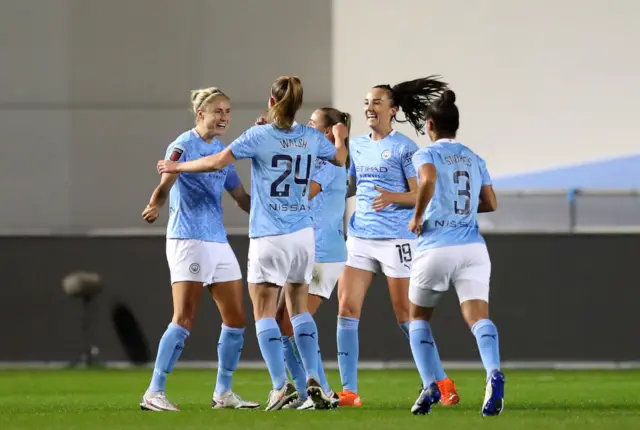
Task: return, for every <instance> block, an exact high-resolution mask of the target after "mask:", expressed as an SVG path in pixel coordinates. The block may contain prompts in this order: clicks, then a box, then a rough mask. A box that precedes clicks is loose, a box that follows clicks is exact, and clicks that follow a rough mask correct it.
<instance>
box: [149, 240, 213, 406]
mask: <svg viewBox="0 0 640 430" xmlns="http://www.w3.org/2000/svg"><path fill="white" fill-rule="evenodd" d="M166 251H167V261H168V263H169V269H170V272H171V283H172V287H171V290H172V295H173V317H172V319H171V323H170V324H169V326H168V327H167V330H165V332H164V334H163V335H162V338H161V339H160V343H159V345H158V353H157V355H156V361H155V364H154V368H153V376H152V378H151V383H150V384H149V387H148V388H147V391H146V392H145V394H144V396H143V397H142V401H141V402H140V407H141V408H142V409H143V410H151V411H177V410H178V408H177V407H175V405H173V404H171V403H170V402H169V401H168V400H167V398H166V397H165V394H164V392H165V385H166V381H167V376H168V375H169V373H171V371H172V370H173V366H174V365H175V364H176V362H177V361H178V359H179V358H180V354H181V353H182V349H183V348H184V344H185V341H186V339H187V337H188V336H189V333H190V331H191V329H192V327H193V322H194V320H195V316H196V312H197V310H198V306H199V304H200V298H201V297H202V285H203V283H204V281H205V279H206V277H207V276H209V274H210V271H209V268H208V266H207V265H206V262H207V256H206V251H205V250H204V248H203V247H202V242H201V241H197V240H174V239H169V240H167V246H166ZM202 264H205V265H204V266H202Z"/></svg>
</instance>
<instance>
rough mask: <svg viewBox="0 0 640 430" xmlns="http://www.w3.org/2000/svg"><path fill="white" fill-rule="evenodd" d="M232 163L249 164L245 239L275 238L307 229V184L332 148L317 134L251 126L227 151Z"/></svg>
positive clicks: (301, 127)
mask: <svg viewBox="0 0 640 430" xmlns="http://www.w3.org/2000/svg"><path fill="white" fill-rule="evenodd" d="M229 149H230V150H231V152H232V153H233V156H234V157H235V158H236V159H237V160H241V159H243V158H250V159H251V214H250V215H249V237H251V238H257V237H263V236H277V235H281V234H289V233H294V232H296V231H299V230H302V229H304V228H307V227H313V217H312V213H311V205H310V202H309V180H310V178H311V174H312V173H313V170H314V168H315V163H316V159H317V158H321V159H324V160H331V159H333V158H334V157H335V155H336V147H335V146H333V144H332V143H331V142H330V141H329V140H328V139H327V138H326V137H325V136H324V135H323V134H322V133H321V132H319V131H318V130H316V129H313V128H311V127H307V126H306V125H302V124H294V126H293V127H292V128H291V130H279V129H278V128H276V127H275V126H274V125H272V124H266V125H256V126H254V127H251V128H250V129H249V130H247V131H245V132H244V133H243V134H242V136H240V137H238V138H237V139H236V140H234V141H233V143H231V145H229Z"/></svg>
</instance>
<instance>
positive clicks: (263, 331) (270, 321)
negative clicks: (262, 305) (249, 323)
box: [256, 318, 287, 390]
mask: <svg viewBox="0 0 640 430" xmlns="http://www.w3.org/2000/svg"><path fill="white" fill-rule="evenodd" d="M256 334H257V336H258V344H259V345H260V352H261V353H262V358H264V361H265V363H266V364H267V369H269V375H271V382H272V383H273V389H274V390H279V389H281V388H282V387H284V384H285V383H286V382H287V371H286V369H285V367H284V351H283V348H282V341H281V340H280V338H281V337H282V335H281V333H280V327H278V323H277V322H276V319H275V318H262V319H261V320H258V321H256Z"/></svg>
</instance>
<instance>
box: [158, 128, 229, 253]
mask: <svg viewBox="0 0 640 430" xmlns="http://www.w3.org/2000/svg"><path fill="white" fill-rule="evenodd" d="M223 149H225V145H224V144H223V143H222V142H220V141H219V140H217V139H214V140H213V141H212V142H211V143H207V142H205V141H204V140H202V138H201V137H200V136H199V135H198V134H197V133H196V132H195V130H189V131H186V132H184V133H182V134H181V135H180V136H178V138H177V139H176V140H175V141H174V142H173V143H172V144H171V145H169V147H168V148H167V153H166V155H165V159H166V160H172V161H190V160H196V159H198V158H202V157H206V156H207V155H213V154H217V153H219V152H221V151H222V150H223ZM240 185H242V182H241V181H240V177H239V176H238V174H237V173H236V169H235V168H234V167H233V166H231V165H230V166H226V167H225V168H224V169H222V170H220V171H218V172H209V173H181V174H180V175H179V176H178V179H177V180H176V183H175V184H174V185H173V187H172V188H171V192H170V193H169V223H168V225H167V238H168V239H198V240H204V241H207V242H220V243H227V232H226V230H225V229H224V225H223V223H222V193H223V190H227V191H231V190H234V189H236V188H237V187H239V186H240Z"/></svg>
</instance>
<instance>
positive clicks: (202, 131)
mask: <svg viewBox="0 0 640 430" xmlns="http://www.w3.org/2000/svg"><path fill="white" fill-rule="evenodd" d="M194 130H195V131H196V133H198V136H200V138H201V139H202V140H204V141H205V142H207V143H211V141H212V140H213V138H214V137H216V134H215V133H213V132H211V131H209V130H207V129H206V128H205V127H204V126H203V125H202V124H196V126H195V127H194Z"/></svg>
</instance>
